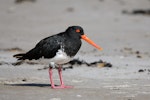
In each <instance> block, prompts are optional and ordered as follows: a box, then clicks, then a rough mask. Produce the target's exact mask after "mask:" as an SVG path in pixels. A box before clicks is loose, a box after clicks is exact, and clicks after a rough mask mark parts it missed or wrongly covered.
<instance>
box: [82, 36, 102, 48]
mask: <svg viewBox="0 0 150 100" xmlns="http://www.w3.org/2000/svg"><path fill="white" fill-rule="evenodd" d="M81 38H82V39H83V40H85V41H86V42H88V43H89V44H91V45H93V46H94V47H96V48H97V49H99V50H103V48H101V47H100V46H98V45H97V44H95V43H94V42H93V41H92V40H90V39H89V38H88V37H87V36H86V35H81Z"/></svg>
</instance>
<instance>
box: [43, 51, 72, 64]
mask: <svg viewBox="0 0 150 100" xmlns="http://www.w3.org/2000/svg"><path fill="white" fill-rule="evenodd" d="M70 60H72V57H69V56H67V54H66V53H65V52H63V51H62V50H61V49H60V50H58V52H57V53H56V55H55V56H54V57H53V58H51V59H46V58H44V59H43V58H41V59H40V62H45V63H48V62H49V63H51V62H53V63H55V64H65V63H67V62H69V61H70Z"/></svg>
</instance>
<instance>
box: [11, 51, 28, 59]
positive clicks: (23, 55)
mask: <svg viewBox="0 0 150 100" xmlns="http://www.w3.org/2000/svg"><path fill="white" fill-rule="evenodd" d="M25 55H26V54H25V53H20V54H16V55H13V57H15V58H17V59H18V60H25Z"/></svg>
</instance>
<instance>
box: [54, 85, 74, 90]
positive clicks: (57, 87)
mask: <svg viewBox="0 0 150 100" xmlns="http://www.w3.org/2000/svg"><path fill="white" fill-rule="evenodd" d="M51 88H52V89H70V88H73V86H65V85H60V86H51Z"/></svg>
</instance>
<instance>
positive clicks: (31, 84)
mask: <svg viewBox="0 0 150 100" xmlns="http://www.w3.org/2000/svg"><path fill="white" fill-rule="evenodd" d="M5 85H7V86H24V87H51V85H50V84H40V83H23V84H5Z"/></svg>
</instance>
